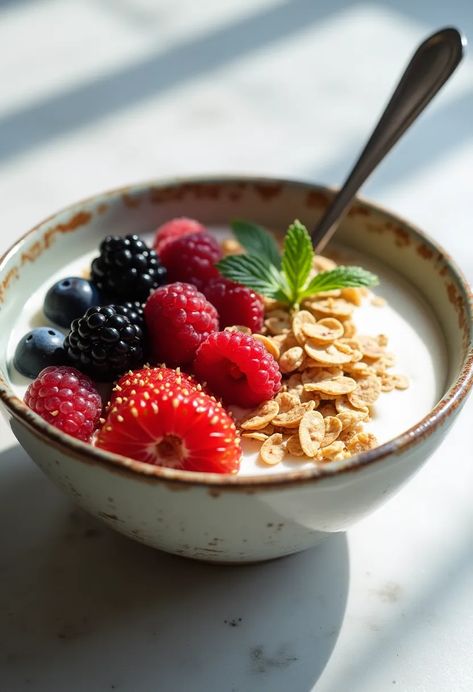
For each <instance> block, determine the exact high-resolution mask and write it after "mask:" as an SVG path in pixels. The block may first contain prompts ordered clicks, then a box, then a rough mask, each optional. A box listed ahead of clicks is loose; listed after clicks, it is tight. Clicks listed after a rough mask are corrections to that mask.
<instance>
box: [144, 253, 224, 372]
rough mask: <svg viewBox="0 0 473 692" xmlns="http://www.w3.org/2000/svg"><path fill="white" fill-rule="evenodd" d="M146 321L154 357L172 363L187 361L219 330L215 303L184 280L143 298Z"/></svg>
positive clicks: (178, 363) (184, 362)
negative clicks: (211, 334)
mask: <svg viewBox="0 0 473 692" xmlns="http://www.w3.org/2000/svg"><path fill="white" fill-rule="evenodd" d="M177 242H178V241H176V243H177ZM173 245H174V243H173ZM145 322H146V327H147V330H148V334H149V346H150V349H151V353H152V355H153V358H154V359H155V360H156V361H157V362H158V363H163V362H165V363H166V364H167V365H172V366H176V365H186V364H188V363H190V362H191V361H192V359H193V358H194V355H195V352H196V351H197V349H198V347H199V346H200V344H201V343H202V341H203V340H204V339H206V338H207V336H208V335H209V334H210V333H211V332H215V331H217V329H218V315H217V311H216V309H215V308H214V306H213V305H211V303H209V302H208V300H207V299H206V298H205V296H204V295H203V294H202V293H199V291H198V290H197V289H196V288H195V286H191V285H190V284H184V283H174V284H168V285H167V286H162V287H161V288H158V289H157V290H156V291H154V293H152V294H151V295H150V297H149V298H148V300H147V301H146V305H145Z"/></svg>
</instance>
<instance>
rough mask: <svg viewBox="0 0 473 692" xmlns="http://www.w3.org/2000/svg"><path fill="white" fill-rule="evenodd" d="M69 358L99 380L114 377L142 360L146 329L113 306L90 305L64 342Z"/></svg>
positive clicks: (75, 321)
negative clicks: (143, 330)
mask: <svg viewBox="0 0 473 692" xmlns="http://www.w3.org/2000/svg"><path fill="white" fill-rule="evenodd" d="M64 348H65V349H66V352H67V355H68V357H69V360H70V361H71V363H72V364H73V365H75V366H76V367H77V368H78V369H79V370H82V371H83V372H86V373H87V374H89V375H91V376H92V377H95V378H96V379H97V380H99V381H109V380H113V379H114V378H115V377H117V376H118V375H121V374H123V373H124V372H125V371H126V370H130V369H133V368H136V367H138V366H140V365H142V363H143V332H142V331H141V329H140V327H139V326H138V325H137V324H133V323H132V322H131V321H130V319H129V318H128V317H127V316H126V315H124V314H121V313H120V312H119V309H117V308H116V307H115V306H113V305H106V306H104V307H96V308H89V310H87V312H86V313H85V315H84V316H83V317H81V318H79V319H77V320H74V321H73V323H72V324H71V330H70V332H69V334H68V335H67V336H66V338H65V341H64Z"/></svg>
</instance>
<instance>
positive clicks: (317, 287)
mask: <svg viewBox="0 0 473 692" xmlns="http://www.w3.org/2000/svg"><path fill="white" fill-rule="evenodd" d="M378 283H379V282H378V277H377V276H375V274H372V273H371V272H369V271H367V270H366V269H362V267H337V268H336V269H332V270H331V271H326V272H321V273H320V274H317V275H316V276H314V278H313V279H311V281H310V282H309V284H308V285H307V286H306V288H304V291H303V293H302V295H301V296H300V298H301V299H302V298H307V297H308V296H311V295H313V294H314V293H321V292H322V291H333V290H335V289H337V288H359V287H361V286H376V285H377V284H378Z"/></svg>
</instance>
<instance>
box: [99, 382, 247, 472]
mask: <svg viewBox="0 0 473 692" xmlns="http://www.w3.org/2000/svg"><path fill="white" fill-rule="evenodd" d="M96 445H97V447H100V448H101V449H105V450H108V451H109V452H114V453H115V454H121V455H123V456H126V457H130V458H132V459H136V460H138V461H143V462H146V463H147V464H155V465H159V466H167V467H170V468H177V469H182V470H185V471H205V472H210V473H232V474H233V473H236V472H237V471H238V468H239V464H240V456H241V449H240V440H239V437H238V433H237V431H236V428H235V424H234V422H233V420H232V418H231V417H230V415H229V414H228V413H227V412H226V411H225V410H224V408H223V407H222V406H221V405H220V404H219V403H218V402H217V401H216V400H215V399H213V398H212V397H210V396H208V395H207V394H205V393H203V392H200V391H198V390H194V391H191V390H190V389H189V388H188V387H186V386H185V385H183V384H178V383H177V381H175V382H172V380H167V382H166V383H165V384H161V385H155V386H154V387H153V386H152V385H151V383H150V382H148V384H147V385H145V386H144V387H140V388H138V389H137V390H136V394H135V395H133V396H132V397H130V398H128V399H126V400H123V401H122V403H120V404H117V405H115V406H114V407H113V408H112V409H111V410H110V412H109V413H108V416H107V418H106V420H105V423H104V424H103V426H102V428H101V429H100V431H99V433H98V435H97V440H96Z"/></svg>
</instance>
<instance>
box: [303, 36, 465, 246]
mask: <svg viewBox="0 0 473 692" xmlns="http://www.w3.org/2000/svg"><path fill="white" fill-rule="evenodd" d="M465 46H466V40H465V38H464V37H463V36H462V35H461V34H460V32H459V31H457V30H456V29H453V28H450V27H448V28H445V29H441V30H440V31H437V32H436V33H435V34H432V36H429V37H428V38H427V39H426V40H425V41H423V43H421V44H420V46H419V47H418V48H417V50H416V52H415V53H414V55H413V56H412V58H411V61H410V62H409V64H408V66H407V67H406V69H405V71H404V74H403V75H402V77H401V80H400V82H399V84H398V85H397V87H396V90H395V91H394V93H393V95H392V96H391V99H390V101H389V103H388V105H387V106H386V108H385V110H384V113H383V114H382V116H381V118H380V120H379V122H378V124H377V125H376V127H375V129H374V131H373V134H372V135H371V137H370V138H369V140H368V142H367V144H366V146H365V148H364V149H363V151H362V152H361V154H360V156H359V158H358V161H357V162H356V163H355V165H354V167H353V169H352V171H351V173H350V174H349V176H348V178H347V179H346V180H345V182H344V184H343V186H342V188H341V189H340V191H339V192H338V194H337V195H336V196H335V199H334V200H333V202H332V204H331V205H330V206H329V208H328V209H327V211H326V212H325V214H324V215H323V217H322V218H321V219H320V221H319V223H318V224H317V226H316V227H315V228H314V230H313V231H312V234H311V236H312V243H313V245H314V248H315V249H316V250H317V252H320V251H321V250H322V249H323V248H324V247H325V246H326V244H327V243H328V241H329V240H330V238H331V237H332V235H333V234H334V233H335V230H336V224H337V222H338V221H339V219H340V217H341V216H342V215H343V213H344V212H345V211H346V210H347V208H348V206H349V205H350V202H351V201H352V199H353V197H354V196H355V195H356V193H357V192H358V190H359V189H360V187H361V186H362V185H363V183H364V182H365V180H366V179H367V178H368V176H369V175H370V174H371V173H372V171H373V170H374V168H375V167H376V166H377V165H378V163H379V162H380V161H381V159H383V158H384V156H385V155H386V154H387V153H388V151H389V150H390V149H391V148H392V147H393V146H394V144H396V142H397V141H398V139H399V138H400V137H401V135H403V133H404V132H405V131H406V130H407V129H408V127H409V126H410V125H411V124H412V123H413V122H414V120H415V119H416V118H417V116H418V115H419V114H420V113H421V112H422V111H423V110H424V108H425V107H426V106H427V104H428V103H429V102H430V101H431V100H432V98H433V97H434V96H435V94H436V93H437V92H438V91H439V89H440V88H441V87H442V86H443V85H444V84H445V82H446V81H447V79H448V78H449V77H450V75H451V74H452V72H453V71H454V70H455V68H456V67H457V65H458V64H459V62H460V61H461V59H462V57H463V52H464V48H465Z"/></svg>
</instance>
